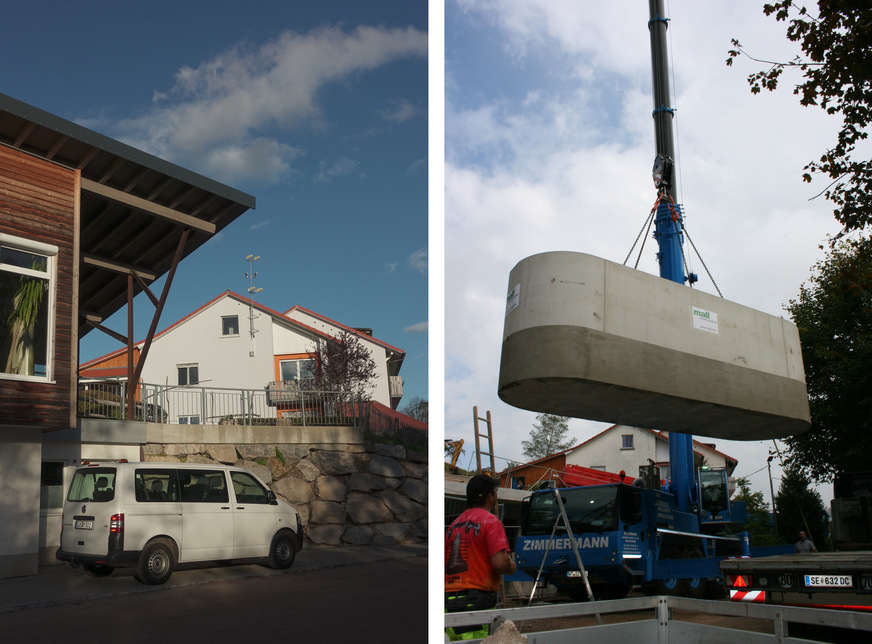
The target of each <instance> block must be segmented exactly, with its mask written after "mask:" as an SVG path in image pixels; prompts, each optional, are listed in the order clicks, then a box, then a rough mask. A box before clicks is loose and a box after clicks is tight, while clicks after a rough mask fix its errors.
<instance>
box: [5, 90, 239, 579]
mask: <svg viewBox="0 0 872 644" xmlns="http://www.w3.org/2000/svg"><path fill="white" fill-rule="evenodd" d="M254 205H255V200H254V197H252V196H250V195H247V194H245V193H242V192H239V191H237V190H234V189H232V188H230V187H228V186H225V185H223V184H220V183H217V182H215V181H213V180H211V179H208V178H206V177H203V176H201V175H198V174H196V173H193V172H190V171H189V170H185V169H184V168H180V167H179V166H176V165H173V164H171V163H168V162H166V161H164V160H162V159H159V158H157V157H154V156H151V155H149V154H146V153H144V152H142V151H141V150H137V149H135V148H132V147H130V146H128V145H125V144H123V143H120V142H119V141H116V140H114V139H110V138H108V137H105V136H103V135H100V134H98V133H96V132H93V131H91V130H88V129H86V128H84V127H81V126H80V125H77V124H75V123H72V122H70V121H66V120H64V119H61V118H59V117H57V116H55V115H53V114H50V113H48V112H45V111H43V110H39V109H37V108H35V107H33V106H30V105H27V104H25V103H22V102H21V101H17V100H15V99H13V98H11V97H9V96H5V95H3V94H0V472H2V473H3V494H2V495H0V517H2V521H0V578H3V577H14V576H21V575H30V574H36V573H37V571H38V566H39V564H40V562H42V563H48V562H49V561H51V560H52V559H53V555H54V552H53V551H52V549H51V548H47V547H41V545H42V544H45V543H46V538H45V535H46V534H49V533H51V534H54V535H56V534H58V533H59V531H60V518H61V505H62V503H61V500H62V498H63V490H64V484H65V483H66V481H65V476H66V475H67V472H68V471H69V469H70V466H72V465H76V464H78V463H79V462H81V460H82V459H86V458H95V459H96V458H120V457H126V456H127V455H128V452H129V453H130V455H134V454H135V455H134V456H133V457H134V458H137V457H138V455H139V446H140V444H141V443H142V442H144V428H140V427H136V426H132V424H127V423H124V422H121V421H117V422H115V423H114V425H113V426H112V427H107V426H102V425H101V424H100V423H94V422H90V421H85V422H83V421H82V419H79V418H77V382H76V374H77V365H78V361H79V338H80V337H81V336H83V335H85V334H86V333H88V332H89V331H91V332H93V330H94V329H102V328H103V327H102V321H103V320H104V319H106V318H108V317H109V316H110V315H112V314H113V313H114V312H116V311H118V310H119V309H122V308H124V307H125V305H127V303H128V302H130V301H132V300H133V297H134V296H135V295H137V294H138V293H140V292H142V291H145V290H148V289H149V285H150V284H153V283H154V282H155V280H157V279H158V278H160V277H162V276H166V280H164V286H163V292H162V293H160V294H159V295H160V297H158V296H157V295H155V294H152V293H151V291H150V290H148V292H149V294H151V295H152V296H153V301H154V302H156V303H157V305H156V308H155V315H156V316H157V317H159V315H160V310H161V308H162V302H163V301H165V295H166V293H167V292H168V291H169V289H170V288H171V284H172V278H173V275H174V274H175V271H176V269H177V267H178V265H179V262H180V261H181V260H182V259H184V258H185V257H187V256H188V255H190V254H191V253H192V252H194V251H195V250H196V249H197V248H199V247H200V246H201V245H202V244H204V243H206V242H207V241H208V240H209V239H211V238H212V237H213V236H214V235H215V234H216V233H217V232H219V231H221V230H222V229H223V228H224V227H226V226H227V225H228V224H230V223H231V222H233V221H234V220H235V219H236V218H237V217H239V216H240V215H241V214H242V213H244V212H246V211H247V210H248V209H249V208H253V207H254ZM106 331H107V332H110V331H109V330H108V329H107V330H106ZM110 333H112V334H113V335H114V336H116V337H118V338H119V339H121V340H122V341H124V342H127V340H128V339H127V338H124V337H123V336H122V335H121V334H118V333H115V332H110ZM131 355H132V353H131ZM129 366H130V365H128V367H129ZM128 371H129V369H128ZM139 425H143V424H142V423H140V424H139Z"/></svg>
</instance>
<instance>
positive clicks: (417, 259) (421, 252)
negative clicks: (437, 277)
mask: <svg viewBox="0 0 872 644" xmlns="http://www.w3.org/2000/svg"><path fill="white" fill-rule="evenodd" d="M409 266H411V267H412V268H413V269H414V270H416V271H418V272H419V273H426V272H427V249H426V248H419V249H418V250H416V251H415V252H414V253H412V254H411V255H409Z"/></svg>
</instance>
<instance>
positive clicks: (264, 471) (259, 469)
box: [242, 461, 272, 483]
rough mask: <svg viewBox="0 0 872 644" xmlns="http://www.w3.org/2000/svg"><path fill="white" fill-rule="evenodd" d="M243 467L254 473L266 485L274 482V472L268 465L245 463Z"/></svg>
mask: <svg viewBox="0 0 872 644" xmlns="http://www.w3.org/2000/svg"><path fill="white" fill-rule="evenodd" d="M242 467H244V468H245V469H247V470H248V471H249V472H252V473H253V474H254V475H255V476H256V477H257V478H259V479H260V480H261V481H263V482H264V483H269V482H270V481H272V472H271V471H270V469H269V468H268V467H267V466H266V465H261V464H260V463H255V462H254V461H243V462H242Z"/></svg>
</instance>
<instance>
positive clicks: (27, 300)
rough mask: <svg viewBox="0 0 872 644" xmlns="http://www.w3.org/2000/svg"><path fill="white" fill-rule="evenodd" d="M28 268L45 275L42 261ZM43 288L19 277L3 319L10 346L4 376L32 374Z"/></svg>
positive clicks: (35, 281)
mask: <svg viewBox="0 0 872 644" xmlns="http://www.w3.org/2000/svg"><path fill="white" fill-rule="evenodd" d="M31 268H32V269H33V270H36V271H40V272H45V261H44V260H37V261H35V262H34V263H33V266H32V267H31ZM45 286H46V284H45V282H44V281H43V280H41V279H38V278H35V277H27V276H22V277H21V284H20V286H19V288H18V291H17V292H16V293H15V295H14V296H13V297H12V312H11V313H10V314H9V318H8V320H7V324H8V328H9V330H10V332H11V337H12V343H11V346H10V348H9V355H8V356H7V357H6V365H5V369H4V371H5V372H6V373H19V374H24V375H28V376H31V375H33V362H34V343H35V336H36V323H37V320H38V318H39V310H40V307H41V306H42V302H43V299H44V298H45Z"/></svg>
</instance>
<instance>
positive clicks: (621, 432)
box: [500, 425, 738, 493]
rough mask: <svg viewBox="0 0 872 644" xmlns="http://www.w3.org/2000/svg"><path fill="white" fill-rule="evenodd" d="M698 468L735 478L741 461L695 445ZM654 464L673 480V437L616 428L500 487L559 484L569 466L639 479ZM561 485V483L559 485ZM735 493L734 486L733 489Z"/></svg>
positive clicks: (514, 472) (518, 470) (507, 477)
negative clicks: (721, 471)
mask: <svg viewBox="0 0 872 644" xmlns="http://www.w3.org/2000/svg"><path fill="white" fill-rule="evenodd" d="M693 457H694V464H695V465H696V466H697V467H698V466H699V465H700V464H702V463H705V464H706V465H708V466H709V467H712V468H723V469H725V470H726V471H727V475H728V476H731V475H732V473H733V471H734V470H735V469H736V465H738V461H737V460H736V459H735V458H733V457H731V456H728V455H726V454H724V453H722V452H719V451H718V450H717V449H715V445H714V444H711V443H701V442H699V441H696V440H694V441H693ZM649 459H650V461H654V463H655V464H656V465H657V466H658V467H659V468H660V478H661V479H662V480H667V479H668V478H669V433H668V432H657V431H654V430H651V429H642V428H639V427H629V426H626V425H612V426H611V427H609V428H608V429H605V430H604V431H602V432H600V433H599V434H597V435H596V436H594V437H593V438H590V439H588V440H586V441H585V442H583V443H581V444H579V445H576V446H575V447H570V448H569V449H567V450H564V451H562V452H557V453H555V454H550V455H548V456H545V457H543V458H540V459H537V460H535V461H532V462H530V463H524V464H523V465H519V466H518V467H514V468H511V470H506V471H504V472H501V473H500V485H501V486H503V487H509V486H511V487H513V488H515V489H529V488H530V487H531V486H533V485H535V484H536V483H538V482H540V481H543V480H545V481H547V480H555V479H556V478H557V476H558V475H559V473H560V472H563V471H564V470H565V469H566V466H567V465H580V466H582V467H589V468H591V469H594V470H602V471H605V472H612V473H615V474H617V473H618V472H620V471H621V470H623V471H624V472H626V474H627V476H630V477H633V478H635V477H637V476H639V466H641V465H649ZM558 485H560V483H559V482H558ZM730 487H731V493H732V489H733V486H732V485H731V486H730Z"/></svg>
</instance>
